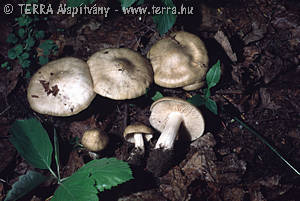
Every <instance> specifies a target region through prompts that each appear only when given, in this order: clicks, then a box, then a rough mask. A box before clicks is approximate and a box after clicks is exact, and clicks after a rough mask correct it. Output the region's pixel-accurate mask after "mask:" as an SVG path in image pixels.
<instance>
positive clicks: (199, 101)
mask: <svg viewBox="0 0 300 201" xmlns="http://www.w3.org/2000/svg"><path fill="white" fill-rule="evenodd" d="M187 101H188V102H189V103H191V104H193V105H195V106H196V107H199V106H201V105H205V103H206V99H205V98H204V97H203V96H201V95H199V94H196V95H195V96H193V97H192V98H189V99H187Z"/></svg>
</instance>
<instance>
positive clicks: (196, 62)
mask: <svg viewBox="0 0 300 201" xmlns="http://www.w3.org/2000/svg"><path fill="white" fill-rule="evenodd" d="M147 57H148V58H149V59H150V62H151V64H152V67H153V71H154V82H155V83H156V84H157V85H159V86H162V87H167V88H177V87H182V88H183V89H184V90H195V89H198V88H200V87H202V86H203V85H204V84H205V75H206V72H207V70H208V55H207V51H206V48H205V45H204V43H203V42H202V40H201V39H200V38H199V37H197V36H196V35H194V34H191V33H188V32H184V31H179V32H175V33H172V34H171V35H170V37H167V38H164V39H162V40H160V41H158V42H157V43H156V44H154V45H153V46H152V47H151V49H150V51H149V52H148V54H147Z"/></svg>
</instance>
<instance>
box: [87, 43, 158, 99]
mask: <svg viewBox="0 0 300 201" xmlns="http://www.w3.org/2000/svg"><path fill="white" fill-rule="evenodd" d="M87 63H88V65H89V68H90V71H91V75H92V78H93V81H94V91H95V92H96V93H98V94H99V95H101V96H105V97H108V98H111V99H115V100H124V99H132V98H136V97H139V96H141V95H143V94H145V93H146V89H147V88H148V87H149V85H150V84H151V83H152V82H153V71H152V67H151V65H150V63H149V62H148V61H147V59H146V58H144V57H143V56H142V55H140V54H139V53H137V52H135V51H133V50H130V49H127V48H118V49H117V48H108V49H103V50H101V51H99V52H96V53H94V54H93V55H92V56H91V57H90V58H89V59H88V61H87Z"/></svg>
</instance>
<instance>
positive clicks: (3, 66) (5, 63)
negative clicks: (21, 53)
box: [1, 61, 9, 68]
mask: <svg viewBox="0 0 300 201" xmlns="http://www.w3.org/2000/svg"><path fill="white" fill-rule="evenodd" d="M8 64H9V63H8V61H6V62H4V63H3V64H1V68H6V67H8Z"/></svg>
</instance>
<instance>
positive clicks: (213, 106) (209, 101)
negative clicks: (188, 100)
mask: <svg viewBox="0 0 300 201" xmlns="http://www.w3.org/2000/svg"><path fill="white" fill-rule="evenodd" d="M205 107H206V108H207V109H209V110H210V111H211V112H212V113H214V114H215V115H217V114H218V106H217V103H216V102H215V101H214V100H212V99H210V98H207V99H206V102H205Z"/></svg>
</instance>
